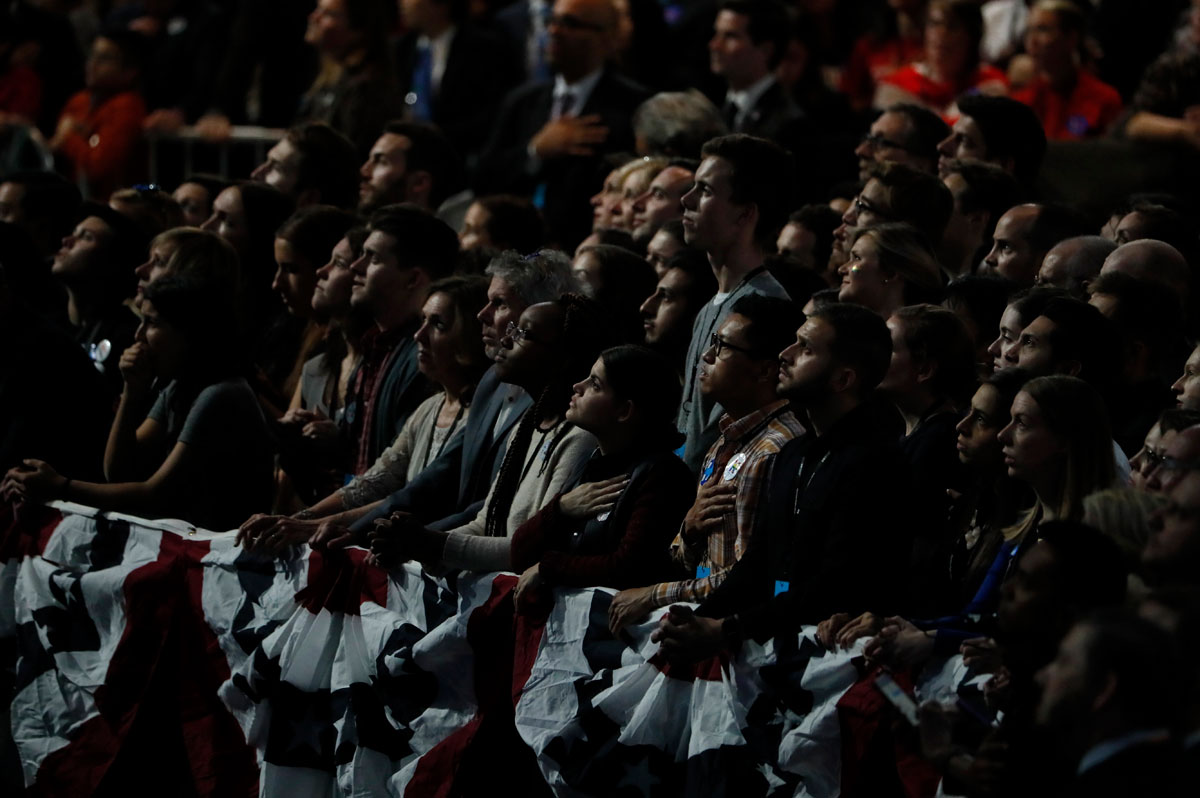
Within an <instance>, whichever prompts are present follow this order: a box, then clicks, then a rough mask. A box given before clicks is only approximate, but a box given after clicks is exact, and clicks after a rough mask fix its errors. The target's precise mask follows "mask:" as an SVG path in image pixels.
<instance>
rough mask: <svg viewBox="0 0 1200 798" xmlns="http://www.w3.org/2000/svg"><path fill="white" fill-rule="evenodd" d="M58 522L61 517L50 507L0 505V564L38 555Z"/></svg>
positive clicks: (60, 514)
mask: <svg viewBox="0 0 1200 798" xmlns="http://www.w3.org/2000/svg"><path fill="white" fill-rule="evenodd" d="M61 521H62V513H60V512H59V511H58V510H56V509H54V508H53V507H47V506H45V505H41V504H30V503H28V502H26V503H24V504H19V505H12V504H8V503H3V504H0V529H3V530H4V532H3V533H0V562H7V561H9V560H13V559H21V558H22V557H25V556H27V555H37V554H41V553H42V552H43V551H44V550H45V548H46V543H47V542H49V540H50V535H52V534H53V533H54V530H55V528H56V527H57V526H58V525H59V523H60V522H61Z"/></svg>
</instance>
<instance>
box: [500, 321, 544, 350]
mask: <svg viewBox="0 0 1200 798" xmlns="http://www.w3.org/2000/svg"><path fill="white" fill-rule="evenodd" d="M503 337H504V338H509V339H511V340H512V342H513V345H514V346H515V345H516V344H520V343H521V342H522V341H529V342H531V343H535V344H538V343H541V341H539V340H538V339H536V338H531V337H529V330H524V329H521V328H520V327H518V326H517V323H516V322H515V321H510V322H509V323H508V326H506V327H505V328H504V336H503Z"/></svg>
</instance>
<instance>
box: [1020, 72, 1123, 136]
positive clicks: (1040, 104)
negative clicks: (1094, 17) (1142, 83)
mask: <svg viewBox="0 0 1200 798" xmlns="http://www.w3.org/2000/svg"><path fill="white" fill-rule="evenodd" d="M1076 74H1077V75H1078V77H1077V78H1076V80H1075V90H1074V91H1072V92H1071V96H1070V97H1063V96H1062V95H1061V94H1059V93H1058V92H1056V91H1054V90H1053V89H1052V88H1051V87H1050V82H1049V81H1047V80H1046V79H1045V78H1043V77H1041V76H1038V77H1036V78H1034V79H1033V82H1031V83H1030V84H1029V85H1028V86H1026V87H1025V88H1023V89H1020V90H1018V91H1015V92H1013V95H1012V96H1013V99H1014V100H1020V101H1021V102H1023V103H1025V104H1026V105H1028V106H1029V107H1030V108H1032V109H1033V112H1034V113H1035V114H1037V118H1038V119H1040V120H1041V122H1042V128H1043V129H1044V130H1045V131H1046V138H1048V139H1050V140H1052V141H1063V140H1068V141H1073V140H1078V139H1086V138H1092V137H1094V136H1100V135H1103V133H1104V132H1105V131H1106V130H1108V128H1109V126H1110V125H1112V123H1113V122H1115V121H1116V119H1117V117H1118V116H1120V115H1121V95H1120V94H1118V93H1117V90H1116V89H1114V88H1113V87H1112V86H1109V85H1108V84H1107V83H1105V82H1104V81H1102V80H1100V79H1099V78H1097V77H1095V76H1093V75H1092V74H1091V73H1090V72H1087V71H1086V70H1083V69H1081V70H1079V71H1078V72H1077V73H1076Z"/></svg>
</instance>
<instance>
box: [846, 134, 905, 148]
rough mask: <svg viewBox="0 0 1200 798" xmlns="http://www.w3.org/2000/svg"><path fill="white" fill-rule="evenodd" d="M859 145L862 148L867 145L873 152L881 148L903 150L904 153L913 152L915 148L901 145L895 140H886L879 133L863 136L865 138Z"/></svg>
mask: <svg viewBox="0 0 1200 798" xmlns="http://www.w3.org/2000/svg"><path fill="white" fill-rule="evenodd" d="M858 144H859V146H860V147H861V146H862V145H864V144H865V145H867V146H868V147H870V148H871V150H872V151H875V150H878V149H880V148H881V147H891V148H892V149H895V150H901V151H903V152H912V151H913V148H912V147H910V146H908V145H907V144H901V143H900V142H898V141H896V140H895V139H889V138H884V137H883V136H881V135H879V134H878V133H865V134H863V137H862V138H861V139H860V140H859V142H858Z"/></svg>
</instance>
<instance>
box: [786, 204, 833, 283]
mask: <svg viewBox="0 0 1200 798" xmlns="http://www.w3.org/2000/svg"><path fill="white" fill-rule="evenodd" d="M841 223H842V217H841V215H840V214H838V212H837V211H835V210H834V209H833V208H830V207H829V206H828V205H827V204H825V203H814V204H812V205H805V206H804V207H803V208H801V209H800V210H798V211H796V212H795V213H793V214H792V215H791V216H789V217H788V221H787V224H785V225H784V226H783V229H782V230H780V231H779V238H777V239H776V240H775V247H776V249H778V250H779V254H780V255H783V256H784V257H788V258H795V259H796V262H797V263H799V264H800V266H801V267H802V268H805V269H812V270H813V271H815V272H818V273H819V272H821V271H824V269H825V266H826V264H828V263H829V256H830V255H831V254H832V253H833V231H834V230H836V229H837V228H838V226H839V225H841Z"/></svg>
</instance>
